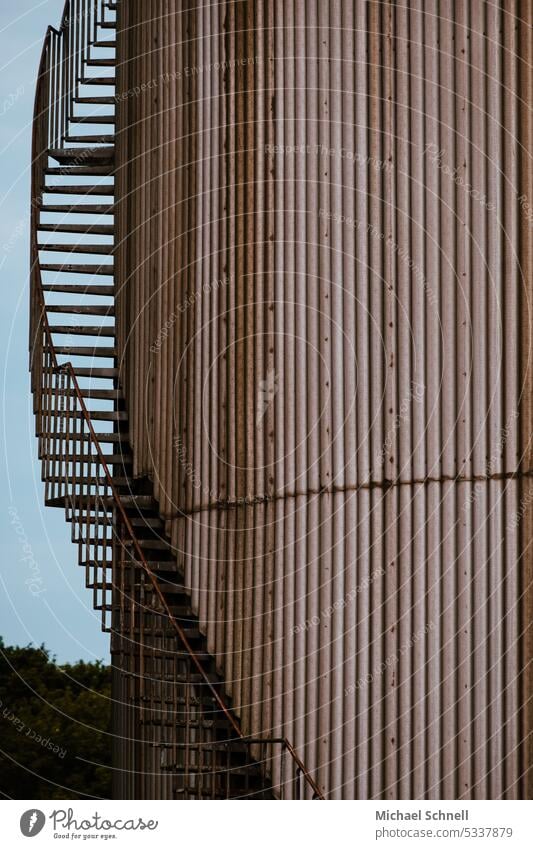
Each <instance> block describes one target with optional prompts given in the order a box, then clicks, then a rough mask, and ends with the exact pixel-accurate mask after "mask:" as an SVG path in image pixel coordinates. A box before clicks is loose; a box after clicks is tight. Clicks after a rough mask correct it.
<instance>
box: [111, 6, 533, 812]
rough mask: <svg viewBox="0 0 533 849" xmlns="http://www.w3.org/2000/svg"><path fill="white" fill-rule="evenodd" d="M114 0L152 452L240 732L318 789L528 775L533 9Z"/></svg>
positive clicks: (437, 793)
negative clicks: (281, 756)
mask: <svg viewBox="0 0 533 849" xmlns="http://www.w3.org/2000/svg"><path fill="white" fill-rule="evenodd" d="M124 7H125V9H126V11H125V12H124V16H123V28H122V30H121V32H120V34H119V43H120V50H121V56H122V60H123V62H124V63H125V64H124V65H123V68H124V69H125V70H124V71H122V73H123V83H122V85H123V91H124V92H126V93H127V96H124V99H123V100H122V101H121V103H120V106H119V110H118V114H119V125H118V131H119V133H118V137H117V148H118V150H119V156H120V159H119V164H120V165H121V167H122V168H123V171H122V172H119V174H121V176H119V178H118V179H117V187H118V195H119V201H118V204H119V205H118V210H119V213H118V217H117V222H118V225H119V229H120V232H119V234H118V241H119V248H118V254H117V262H116V265H117V280H118V285H119V286H120V287H121V289H120V294H119V296H118V302H117V308H118V323H119V347H120V351H121V353H122V357H123V360H122V368H123V375H124V388H125V394H126V398H127V403H128V410H129V415H130V434H131V440H132V445H133V448H134V453H135V473H136V475H138V476H144V475H147V476H149V477H150V478H151V480H152V481H153V485H154V489H155V494H156V497H157V498H158V501H159V505H160V511H161V515H162V516H163V517H164V518H165V519H166V520H167V528H168V532H169V534H171V536H172V542H173V545H174V546H175V547H176V550H177V559H178V563H179V565H180V567H181V568H182V570H183V572H184V575H185V579H186V582H187V584H188V586H189V587H190V588H191V591H192V598H193V604H194V607H195V609H196V610H197V611H198V613H199V616H200V619H201V621H202V623H203V627H204V629H205V632H206V634H207V636H208V639H209V645H210V650H211V652H212V653H213V655H214V656H215V657H216V660H217V665H218V667H219V670H220V672H221V673H222V674H223V675H224V677H225V679H226V681H227V686H228V690H229V693H230V695H231V696H232V698H233V704H234V706H235V708H236V710H237V712H238V713H239V714H240V717H241V721H242V726H243V728H244V730H245V731H246V732H248V733H250V734H252V735H254V736H257V735H262V734H264V735H278V734H283V735H287V736H288V737H289V738H290V739H291V740H292V741H293V742H294V745H295V747H296V749H297V751H298V752H299V753H300V754H301V756H302V758H303V760H304V762H305V763H306V766H307V767H308V769H309V770H310V771H311V772H312V773H313V774H315V775H316V776H317V777H318V779H319V782H320V784H321V786H322V787H323V789H324V791H325V793H326V794H327V795H328V797H329V798H423V797H426V798H439V797H440V798H503V797H506V798H513V797H517V796H524V795H526V789H525V780H524V773H525V770H526V767H527V756H526V751H525V746H524V744H523V742H522V740H523V739H524V736H525V728H526V727H527V726H528V720H527V715H526V714H527V712H526V711H525V710H521V703H522V704H523V703H524V702H525V700H526V694H527V690H526V686H525V683H524V679H523V676H522V672H521V670H522V668H523V665H524V658H529V657H530V655H531V652H530V647H529V648H524V646H525V641H524V640H522V642H520V639H521V629H522V628H524V626H525V624H526V623H527V622H529V621H530V619H531V607H530V606H529V607H528V606H527V605H528V604H529V602H527V603H526V604H525V606H524V602H523V599H521V594H522V593H523V592H524V591H525V590H526V589H528V587H529V582H530V569H529V566H528V567H527V569H526V570H525V572H524V574H525V577H522V578H520V576H519V565H518V563H519V557H520V554H521V551H525V550H527V547H528V545H529V540H530V538H531V528H530V526H531V519H530V509H526V508H524V507H523V504H522V503H521V499H522V501H523V500H524V498H526V496H527V492H526V491H525V490H527V491H528V490H529V486H528V484H525V483H524V481H525V480H526V478H522V479H517V475H516V472H517V471H518V470H519V468H521V470H522V471H523V472H525V473H527V474H528V473H529V472H530V471H531V469H530V465H531V464H530V462H529V436H530V435H529V430H530V427H529V424H530V422H531V415H530V412H531V391H530V388H529V384H530V376H529V366H528V365H527V361H526V360H525V359H524V357H527V356H529V355H528V354H527V352H528V351H529V348H530V337H531V332H530V327H531V321H530V319H529V318H528V317H527V316H529V288H527V289H523V288H522V283H523V281H524V280H527V279H528V274H529V277H530V273H531V269H530V249H529V238H530V236H529V230H528V218H527V210H528V209H530V207H529V206H528V204H530V203H531V196H532V192H531V170H530V168H529V153H528V151H527V142H528V140H529V138H530V133H529V124H530V119H529V117H527V118H525V117H524V116H526V115H528V113H527V112H526V102H527V101H526V98H527V96H528V95H529V94H530V76H529V72H530V60H531V47H530V40H529V39H530V30H529V29H528V26H527V24H528V22H527V21H525V20H520V18H519V17H517V16H519V15H522V16H524V14H525V11H524V10H525V7H524V6H522V5H521V4H517V3H515V2H513V0H501V2H497V3H488V2H486V0H471V2H466V0H458V1H457V2H452V0H440V2H439V1H438V0H429V2H421V0H401V2H394V3H392V2H383V3H378V2H373V0H370V1H369V0H354V1H353V2H349V3H348V2H343V0H330V2H328V3H323V2H320V0H306V2H303V0H283V2H281V0H239V2H237V1H235V2H234V1H233V0H231V1H230V0H228V2H218V3H210V4H193V3H191V4H188V3H185V2H180V3H177V4H171V3H169V2H168V3H162V4H161V3H157V4H156V3H147V4H144V3H143V4H134V3H132V4H127V3H125V4H124ZM529 23H530V21H529ZM519 57H521V64H520V67H518V60H519ZM528 63H529V64H528ZM143 84H144V86H145V87H144V88H143ZM136 87H140V91H139V92H137V88H136ZM520 196H525V198H526V200H525V201H524V200H522V201H519V200H518V198H519V197H520ZM517 246H518V247H519V250H520V254H519V255H518V254H517ZM524 293H525V295H524ZM524 297H525V299H526V300H525V301H524ZM519 305H520V308H519ZM526 307H527V309H526ZM520 313H521V316H520ZM520 321H521V322H522V324H521V325H520ZM520 327H522V329H521V330H520ZM520 334H521V335H520ZM520 346H521V348H522V351H523V352H524V353H523V356H522V358H521V357H520V355H519V348H520ZM524 381H526V382H527V387H526V394H525V395H521V389H522V385H523V382H524ZM520 417H521V418H522V421H523V422H524V425H522V426H521V425H520ZM526 443H527V447H528V451H527V454H526V456H525V457H524V458H523V460H522V465H521V466H520V454H521V451H522V450H523V449H524V448H525V447H526ZM521 446H522V447H521ZM524 516H526V518H525V519H524V521H522V519H523V518H524ZM525 560H526V561H527V564H528V563H529V560H530V557H529V556H528V557H527V558H525ZM527 598H528V599H529V598H530V593H529V590H528V593H527Z"/></svg>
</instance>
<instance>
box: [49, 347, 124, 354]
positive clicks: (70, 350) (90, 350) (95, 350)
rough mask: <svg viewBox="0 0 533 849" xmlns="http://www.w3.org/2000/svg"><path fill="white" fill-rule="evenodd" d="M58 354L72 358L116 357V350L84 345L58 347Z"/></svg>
mask: <svg viewBox="0 0 533 849" xmlns="http://www.w3.org/2000/svg"><path fill="white" fill-rule="evenodd" d="M55 350H56V354H60V355H62V356H72V357H115V356H116V354H117V349H116V348H108V347H103V346H102V347H98V346H94V347H92V346H87V347H86V346H84V345H80V346H78V345H72V346H69V345H56V349H55Z"/></svg>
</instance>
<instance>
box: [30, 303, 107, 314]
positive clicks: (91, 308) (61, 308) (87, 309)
mask: <svg viewBox="0 0 533 849" xmlns="http://www.w3.org/2000/svg"><path fill="white" fill-rule="evenodd" d="M46 311H47V312H56V313H66V314H67V315H103V316H112V315H114V314H115V307H114V305H113V304H109V306H107V307H98V306H95V305H94V304H89V305H82V306H79V305H78V304H47V306H46Z"/></svg>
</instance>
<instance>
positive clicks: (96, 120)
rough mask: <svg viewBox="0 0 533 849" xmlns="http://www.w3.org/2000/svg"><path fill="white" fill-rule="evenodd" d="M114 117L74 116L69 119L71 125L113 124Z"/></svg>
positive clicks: (114, 121)
mask: <svg viewBox="0 0 533 849" xmlns="http://www.w3.org/2000/svg"><path fill="white" fill-rule="evenodd" d="M116 120H117V119H116V117H115V116H114V115H74V116H73V117H72V118H69V121H70V122H71V123H72V124H115V123H116Z"/></svg>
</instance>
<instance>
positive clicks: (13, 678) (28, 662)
mask: <svg viewBox="0 0 533 849" xmlns="http://www.w3.org/2000/svg"><path fill="white" fill-rule="evenodd" d="M110 721H111V668H110V667H109V666H105V665H104V664H103V663H101V662H96V663H86V662H84V661H82V660H80V661H78V663H74V664H64V665H61V666H58V665H57V664H56V663H55V660H54V658H53V657H51V656H50V652H49V651H48V650H47V649H46V648H45V647H44V645H43V646H41V647H40V648H36V647H34V646H31V645H30V646H26V647H25V648H20V647H18V646H5V645H4V643H3V641H2V639H1V638H0V793H1V794H2V795H3V796H4V798H11V799H84V798H87V797H91V796H92V797H97V798H104V799H107V798H110V795H111V769H110V764H111V736H110Z"/></svg>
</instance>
